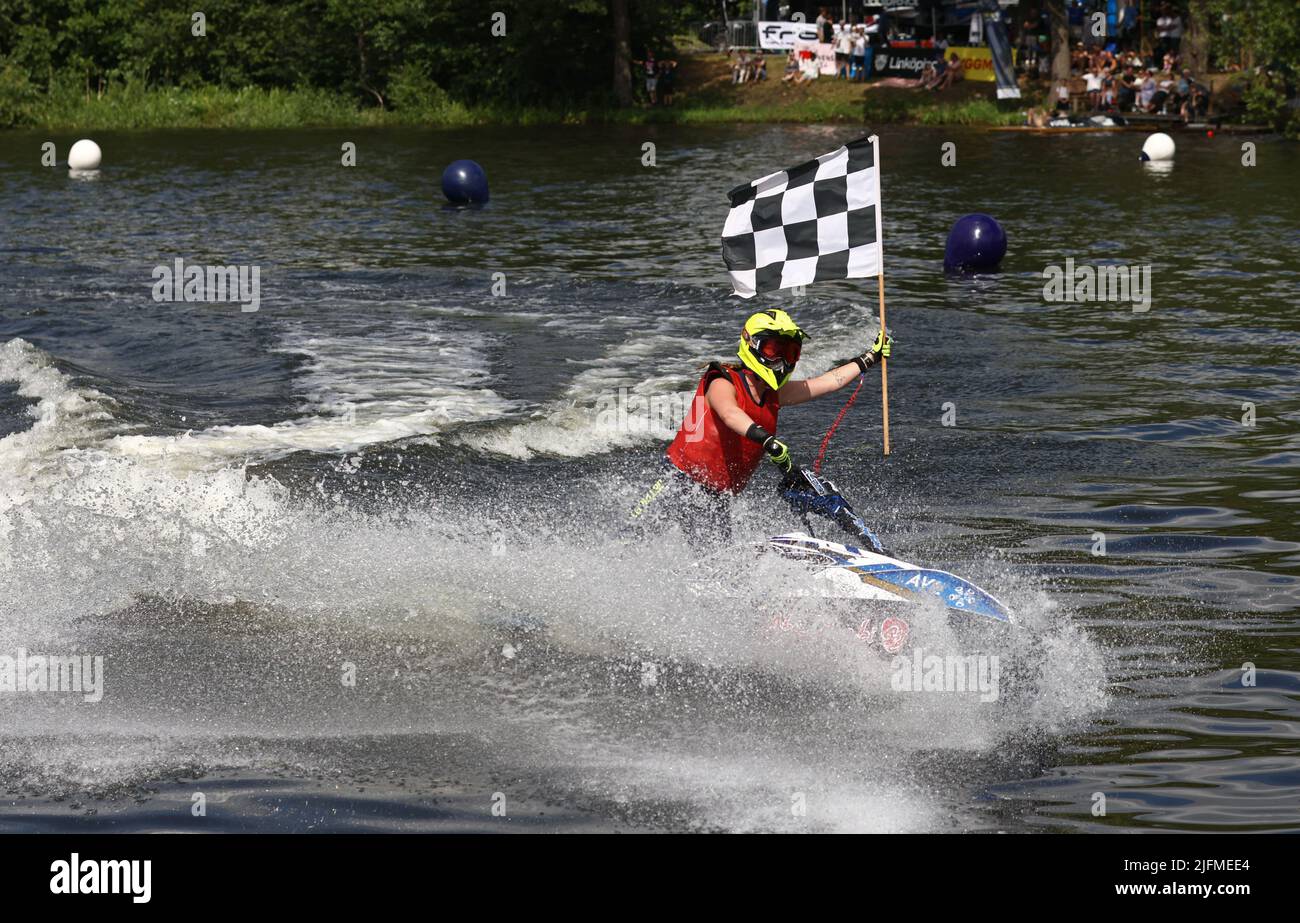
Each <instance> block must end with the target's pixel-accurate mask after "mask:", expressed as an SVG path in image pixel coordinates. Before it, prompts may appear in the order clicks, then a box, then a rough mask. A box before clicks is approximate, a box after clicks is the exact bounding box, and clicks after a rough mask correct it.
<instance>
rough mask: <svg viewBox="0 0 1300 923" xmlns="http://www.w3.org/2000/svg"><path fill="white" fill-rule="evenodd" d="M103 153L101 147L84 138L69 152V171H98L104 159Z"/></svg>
mask: <svg viewBox="0 0 1300 923" xmlns="http://www.w3.org/2000/svg"><path fill="white" fill-rule="evenodd" d="M103 156H104V154H103V152H102V151H100V149H99V145H98V144H96V143H95V142H94V141H91V140H90V139H89V138H82V139H81V140H80V141H78V142H77V143H76V144H74V145H72V149H71V150H69V151H68V169H69V170H98V169H99V162H100V160H102V159H103Z"/></svg>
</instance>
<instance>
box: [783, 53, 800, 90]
mask: <svg viewBox="0 0 1300 923" xmlns="http://www.w3.org/2000/svg"><path fill="white" fill-rule="evenodd" d="M798 76H799V56H798V55H797V54H795V53H794V49H793V48H791V49H790V53H789V54H787V55H786V56H785V76H784V77H782V78H781V82H782V83H789V82H790V81H792V80H796V79H797V78H798Z"/></svg>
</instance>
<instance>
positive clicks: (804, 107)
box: [8, 87, 1023, 131]
mask: <svg viewBox="0 0 1300 923" xmlns="http://www.w3.org/2000/svg"><path fill="white" fill-rule="evenodd" d="M752 122H802V123H821V122H848V123H853V122H859V123H867V122H870V123H883V122H911V123H916V124H924V125H1011V124H1021V123H1022V122H1023V116H1022V115H1021V112H1020V110H1016V111H1005V110H1001V109H999V107H998V106H997V104H996V103H993V102H992V101H990V100H982V99H967V100H958V101H936V100H934V99H933V98H931V99H919V100H916V101H911V100H902V99H899V98H897V97H896V96H885V95H884V94H880V98H879V99H878V100H866V101H864V100H854V101H848V100H836V99H809V100H805V101H802V102H800V103H754V104H746V103H733V102H726V101H716V102H707V103H705V102H696V103H690V104H686V103H683V104H679V105H676V106H672V107H654V108H650V107H644V106H637V107H633V108H629V109H615V108H604V107H593V108H573V109H559V108H548V107H537V106H528V107H518V108H515V107H497V106H476V107H469V106H463V105H460V104H457V103H446V104H442V105H428V106H407V107H404V108H401V109H379V108H377V107H372V106H365V107H363V106H360V105H358V104H356V103H355V102H353V101H352V100H350V99H348V98H345V97H343V96H342V95H339V94H330V93H326V92H324V91H320V90H262V89H256V88H247V89H242V90H228V89H220V88H212V87H208V88H203V89H199V90H182V89H177V88H168V89H156V90H145V91H137V92H133V93H124V92H120V91H119V92H113V91H110V92H109V93H107V94H105V96H104V97H103V98H100V99H96V98H94V97H91V98H89V99H79V100H77V101H76V102H69V101H67V100H59V101H55V100H47V99H38V100H36V101H34V103H30V104H28V105H27V106H25V107H24V108H23V110H22V112H21V114H20V115H19V117H18V118H17V119H15V120H14V123H13V124H10V125H9V126H8V127H10V128H11V129H45V130H51V131H74V130H75V131H117V130H145V129H159V128H354V127H394V126H425V127H435V128H460V127H472V126H479V125H523V126H528V125H585V124H626V125H644V124H719V123H752Z"/></svg>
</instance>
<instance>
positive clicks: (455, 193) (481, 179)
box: [442, 160, 488, 205]
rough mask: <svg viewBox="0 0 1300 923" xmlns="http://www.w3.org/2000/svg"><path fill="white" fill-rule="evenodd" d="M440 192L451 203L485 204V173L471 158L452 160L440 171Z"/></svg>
mask: <svg viewBox="0 0 1300 923" xmlns="http://www.w3.org/2000/svg"><path fill="white" fill-rule="evenodd" d="M442 194H443V195H445V196H446V197H447V201H448V202H450V203H451V204H453V205H486V204H487V200H488V181H487V174H486V173H484V172H483V168H482V167H480V166H479V165H478V164H476V163H475V162H474V161H472V160H457V161H453V162H452V163H451V164H450V165H449V166H448V167H447V169H445V170H443V171H442Z"/></svg>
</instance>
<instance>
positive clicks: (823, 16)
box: [817, 6, 835, 45]
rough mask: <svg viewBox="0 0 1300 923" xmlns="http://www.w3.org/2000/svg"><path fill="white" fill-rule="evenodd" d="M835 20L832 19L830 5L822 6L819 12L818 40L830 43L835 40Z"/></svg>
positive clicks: (825, 43) (826, 43)
mask: <svg viewBox="0 0 1300 923" xmlns="http://www.w3.org/2000/svg"><path fill="white" fill-rule="evenodd" d="M834 29H835V22H834V20H833V19H831V11H830V7H826V6H824V7H822V8H821V10H820V11H819V12H818V13H817V41H819V42H821V43H822V44H824V45H829V44H830V43H831V42H833V41H834V40H835V33H834Z"/></svg>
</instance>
